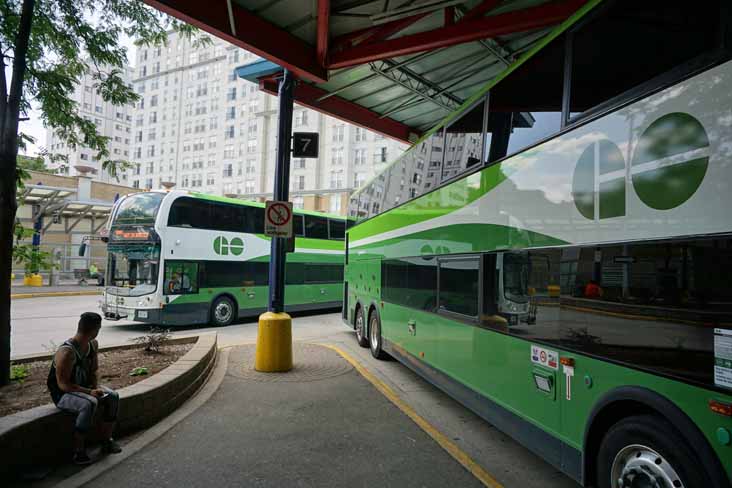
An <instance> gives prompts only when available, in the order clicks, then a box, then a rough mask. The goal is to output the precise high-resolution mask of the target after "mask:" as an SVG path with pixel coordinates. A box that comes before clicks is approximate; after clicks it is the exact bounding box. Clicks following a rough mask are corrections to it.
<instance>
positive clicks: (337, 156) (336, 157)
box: [330, 147, 343, 166]
mask: <svg viewBox="0 0 732 488" xmlns="http://www.w3.org/2000/svg"><path fill="white" fill-rule="evenodd" d="M330 163H331V164H332V165H333V166H340V165H342V164H343V148H342V147H334V148H333V149H332V150H331V155H330Z"/></svg>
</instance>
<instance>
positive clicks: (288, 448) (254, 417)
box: [86, 343, 483, 488]
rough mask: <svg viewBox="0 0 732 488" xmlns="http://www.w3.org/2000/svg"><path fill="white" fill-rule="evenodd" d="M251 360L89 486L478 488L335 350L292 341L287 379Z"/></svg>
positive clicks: (239, 351) (236, 360) (238, 362)
mask: <svg viewBox="0 0 732 488" xmlns="http://www.w3.org/2000/svg"><path fill="white" fill-rule="evenodd" d="M254 353H255V347H254V345H248V346H238V347H234V348H232V349H231V350H230V352H229V355H228V364H227V370H226V375H225V377H224V378H223V381H222V382H221V384H220V386H219V388H218V389H217V391H216V392H215V393H214V394H213V396H212V397H211V398H210V399H209V400H208V401H207V402H206V403H205V404H203V406H202V407H200V408H199V409H198V410H196V411H195V412H193V413H192V414H191V415H190V416H189V417H187V418H186V419H185V420H183V421H182V422H180V423H179V424H177V425H176V426H174V427H173V428H172V429H171V430H169V431H168V432H167V433H166V434H164V435H163V436H162V437H160V438H158V439H157V440H156V441H154V442H153V443H151V444H150V445H148V446H147V447H145V448H143V449H142V450H140V451H139V452H137V453H135V454H133V455H132V456H130V457H129V458H127V459H125V460H124V461H123V462H121V463H120V464H118V465H116V466H114V467H112V468H111V469H109V470H107V471H105V472H104V473H102V474H101V475H100V476H99V477H97V478H96V479H93V480H91V481H90V482H89V483H88V484H87V485H86V486H104V487H105V488H113V487H127V486H136V487H148V486H149V487H155V488H159V487H164V486H190V487H196V486H201V487H208V486H221V487H240V486H258V487H259V486H261V487H267V486H271V487H282V486H302V487H306V486H307V487H310V486H312V487H316V486H317V487H331V486H332V487H336V486H338V487H340V486H404V487H408V486H410V487H411V486H414V487H427V486H430V487H431V486H434V487H438V486H449V485H456V486H461V487H479V486H483V484H482V483H481V482H480V481H479V480H478V479H477V478H476V477H474V476H473V474H471V473H470V472H469V471H468V470H466V469H465V468H464V467H463V466H462V465H461V464H460V463H459V462H457V461H456V460H455V459H454V458H453V457H452V456H451V455H450V454H449V453H448V452H446V451H445V450H444V449H443V448H442V447H440V445H439V444H438V443H437V442H435V441H434V440H433V439H432V438H431V437H430V436H429V435H428V434H427V433H426V432H425V431H424V430H422V429H421V428H420V426H418V425H417V424H416V423H415V422H413V421H412V420H411V419H410V418H409V417H408V416H407V415H405V414H404V413H403V412H401V411H400V410H399V409H398V408H397V407H396V406H395V405H394V404H393V403H392V402H390V401H389V399H387V397H385V396H384V395H382V393H380V392H379V391H378V390H377V389H376V388H374V386H373V385H372V384H371V383H370V382H369V381H367V379H365V378H364V377H363V376H362V375H361V374H360V373H359V372H358V371H357V369H356V368H355V367H354V364H353V363H351V362H349V361H347V360H346V359H344V358H343V357H342V356H341V355H340V354H338V353H337V352H336V351H335V350H333V349H331V348H329V347H326V346H323V345H314V344H303V343H295V345H294V363H295V367H294V368H293V370H292V371H290V372H288V373H259V372H257V371H255V370H254V368H253V365H254Z"/></svg>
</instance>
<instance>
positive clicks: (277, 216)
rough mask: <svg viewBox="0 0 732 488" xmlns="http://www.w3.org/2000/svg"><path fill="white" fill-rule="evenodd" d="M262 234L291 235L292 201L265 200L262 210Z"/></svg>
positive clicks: (274, 235)
mask: <svg viewBox="0 0 732 488" xmlns="http://www.w3.org/2000/svg"><path fill="white" fill-rule="evenodd" d="M264 234H265V235H268V236H270V237H292V203H291V202H273V201H267V206H266V208H265V210H264Z"/></svg>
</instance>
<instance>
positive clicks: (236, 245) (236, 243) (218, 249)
mask: <svg viewBox="0 0 732 488" xmlns="http://www.w3.org/2000/svg"><path fill="white" fill-rule="evenodd" d="M213 248H214V252H215V253H216V254H218V255H219V256H228V255H229V253H231V254H233V255H234V256H239V255H240V254H241V253H243V252H244V241H242V240H241V239H240V238H239V237H234V238H233V239H231V241H229V240H228V239H227V238H226V237H224V236H218V237H217V238H216V239H214V242H213Z"/></svg>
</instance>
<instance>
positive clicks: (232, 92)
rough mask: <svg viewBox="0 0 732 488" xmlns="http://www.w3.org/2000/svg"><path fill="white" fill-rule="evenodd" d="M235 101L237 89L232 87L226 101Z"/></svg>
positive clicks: (227, 93)
mask: <svg viewBox="0 0 732 488" xmlns="http://www.w3.org/2000/svg"><path fill="white" fill-rule="evenodd" d="M234 100H236V87H235V86H232V87H230V88H229V89H228V90H227V92H226V101H227V102H231V101H234Z"/></svg>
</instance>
